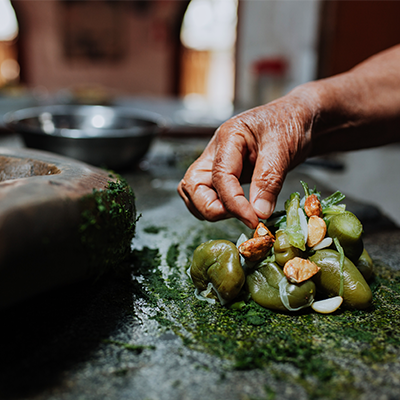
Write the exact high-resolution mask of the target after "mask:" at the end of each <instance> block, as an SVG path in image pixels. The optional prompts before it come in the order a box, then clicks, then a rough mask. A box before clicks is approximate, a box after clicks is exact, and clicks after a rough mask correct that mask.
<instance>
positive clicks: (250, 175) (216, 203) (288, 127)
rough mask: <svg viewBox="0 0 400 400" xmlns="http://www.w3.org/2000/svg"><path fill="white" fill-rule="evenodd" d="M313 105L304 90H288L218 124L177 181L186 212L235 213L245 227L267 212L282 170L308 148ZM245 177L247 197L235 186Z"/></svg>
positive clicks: (213, 216) (214, 216) (205, 215)
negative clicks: (202, 148) (267, 101)
mask: <svg viewBox="0 0 400 400" xmlns="http://www.w3.org/2000/svg"><path fill="white" fill-rule="evenodd" d="M313 110H314V107H312V106H311V101H310V99H309V97H308V96H307V93H302V92H301V91H294V92H292V93H291V94H289V95H287V96H285V97H282V98H281V99H279V100H277V101H274V102H271V103H269V104H267V105H264V106H261V107H257V108H254V109H251V110H249V111H246V112H244V113H242V114H239V115H237V116H235V117H233V118H231V119H230V120H228V121H227V122H225V123H224V124H222V125H221V126H220V127H219V128H218V129H217V131H216V132H215V134H214V136H213V137H212V139H211V141H210V142H209V144H208V146H207V147H206V149H205V150H204V152H203V154H202V155H201V156H200V157H199V158H198V159H197V160H196V161H195V162H194V163H193V164H192V165H191V166H190V167H189V169H188V171H187V172H186V174H185V176H184V178H183V179H182V181H181V182H180V184H179V187H178V192H179V194H180V196H181V197H182V198H183V200H184V202H185V204H186V206H187V207H188V209H189V210H190V211H191V212H192V214H193V215H195V216H196V217H197V218H199V219H206V220H209V221H217V220H221V219H225V218H230V217H236V218H238V219H239V220H241V221H242V222H244V223H245V224H246V225H247V226H249V227H251V228H255V227H256V225H257V223H258V219H259V218H261V219H266V218H268V217H269V216H270V215H271V213H272V212H273V210H274V207H275V204H276V198H277V196H278V194H279V192H280V190H281V188H282V184H283V181H284V179H285V176H286V174H287V172H288V171H289V170H290V169H291V168H293V167H294V166H296V165H297V164H299V163H300V162H302V161H304V159H305V158H306V157H307V155H308V154H309V152H310V148H311V128H312V124H313V120H314V116H315V113H314V111H313ZM248 182H251V185H250V198H249V201H248V200H247V199H246V197H245V195H244V192H243V188H242V186H241V184H242V183H248Z"/></svg>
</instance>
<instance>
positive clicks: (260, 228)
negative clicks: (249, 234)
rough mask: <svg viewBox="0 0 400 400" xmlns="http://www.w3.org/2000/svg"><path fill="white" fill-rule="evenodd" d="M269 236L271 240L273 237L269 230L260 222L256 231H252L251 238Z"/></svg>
mask: <svg viewBox="0 0 400 400" xmlns="http://www.w3.org/2000/svg"><path fill="white" fill-rule="evenodd" d="M266 235H268V236H271V237H272V238H273V237H274V235H273V234H272V233H271V232H270V230H269V229H268V228H267V227H266V226H265V225H264V224H263V223H262V222H260V223H259V224H258V225H257V228H256V230H255V231H254V234H253V237H260V236H266Z"/></svg>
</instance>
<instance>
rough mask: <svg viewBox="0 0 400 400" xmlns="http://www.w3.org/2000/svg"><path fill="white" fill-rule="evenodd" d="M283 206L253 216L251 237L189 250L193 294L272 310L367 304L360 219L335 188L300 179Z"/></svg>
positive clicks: (367, 267) (367, 262) (368, 266)
mask: <svg viewBox="0 0 400 400" xmlns="http://www.w3.org/2000/svg"><path fill="white" fill-rule="evenodd" d="M301 184H302V186H303V190H304V196H301V195H300V193H298V192H295V193H292V194H291V196H290V197H289V199H288V200H287V201H286V203H285V210H284V211H281V212H276V213H274V214H273V215H272V216H271V218H270V219H269V220H268V221H266V222H265V223H263V222H260V223H259V224H258V226H257V228H256V229H255V231H254V233H253V236H252V237H251V238H248V237H246V236H245V235H244V234H242V235H241V236H240V237H239V239H238V241H237V243H236V244H234V243H232V242H230V241H228V240H210V241H208V242H205V243H203V244H201V245H200V246H199V247H198V248H197V249H196V250H195V252H194V254H193V261H192V264H191V267H190V276H191V278H192V280H193V283H194V285H195V288H196V289H195V295H196V297H197V298H199V299H200V300H205V301H208V302H210V303H214V302H215V301H216V299H218V300H219V301H220V303H221V304H222V305H225V304H232V303H235V302H237V301H238V300H239V299H241V298H243V297H246V295H248V296H249V297H251V298H252V299H253V300H254V301H255V302H256V303H258V304H259V305H261V306H263V307H265V308H268V309H271V310H276V311H281V312H288V311H298V310H300V309H302V308H306V307H311V308H312V309H313V310H314V311H316V312H319V313H331V312H334V311H336V310H337V309H338V308H339V307H341V306H342V307H344V308H350V309H360V310H361V309H366V308H368V307H369V306H370V305H371V302H372V293H371V289H370V287H369V285H368V283H367V282H368V280H369V279H370V278H371V276H372V272H373V263H372V260H371V258H370V257H369V255H368V253H367V251H366V250H365V249H364V245H363V240H362V233H363V227H362V224H361V222H360V221H359V219H358V218H357V217H356V216H355V215H354V214H353V213H351V212H350V211H346V206H345V205H344V204H341V202H342V200H343V199H344V198H345V196H344V195H343V194H342V193H341V192H339V191H336V192H335V193H333V194H332V195H330V196H328V197H327V198H325V199H321V195H320V193H319V192H317V190H316V189H315V188H314V189H310V188H309V187H308V185H307V183H305V182H301Z"/></svg>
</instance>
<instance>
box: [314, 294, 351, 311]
mask: <svg viewBox="0 0 400 400" xmlns="http://www.w3.org/2000/svg"><path fill="white" fill-rule="evenodd" d="M342 303H343V297H342V296H335V297H331V298H329V299H325V300H319V301H314V303H312V304H311V308H312V309H313V310H314V311H316V312H318V313H320V314H330V313H333V312H334V311H336V310H337V309H338V308H339V307H340V306H341V305H342Z"/></svg>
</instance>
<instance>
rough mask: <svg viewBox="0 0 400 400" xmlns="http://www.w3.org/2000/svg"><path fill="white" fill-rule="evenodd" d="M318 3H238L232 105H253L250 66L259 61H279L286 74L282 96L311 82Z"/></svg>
mask: <svg viewBox="0 0 400 400" xmlns="http://www.w3.org/2000/svg"><path fill="white" fill-rule="evenodd" d="M319 11H320V1H319V0H241V1H240V3H239V28H238V44H237V82H236V103H237V106H238V107H243V108H247V107H252V106H254V105H257V104H256V103H257V101H255V99H254V92H253V87H254V75H253V74H252V64H253V63H254V62H255V61H257V60H259V59H263V58H269V57H276V56H279V57H283V58H284V59H286V60H287V63H288V71H287V76H286V78H287V79H286V80H285V81H284V83H283V85H282V93H281V94H284V93H286V92H288V91H289V90H290V89H291V88H293V87H294V86H297V85H299V84H301V83H304V82H307V81H310V80H312V79H315V77H316V70H317V47H318V25H319Z"/></svg>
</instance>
